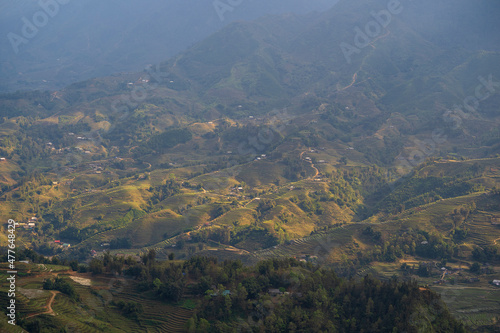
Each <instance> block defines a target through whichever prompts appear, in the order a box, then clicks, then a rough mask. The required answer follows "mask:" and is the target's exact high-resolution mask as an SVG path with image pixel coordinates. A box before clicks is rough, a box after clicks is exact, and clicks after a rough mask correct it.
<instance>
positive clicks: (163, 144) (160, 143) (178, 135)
mask: <svg viewBox="0 0 500 333" xmlns="http://www.w3.org/2000/svg"><path fill="white" fill-rule="evenodd" d="M192 138H193V135H192V134H191V132H190V131H189V130H188V129H173V130H169V131H166V132H163V133H161V134H156V135H153V136H152V137H151V139H149V141H148V143H147V147H148V148H150V149H152V150H154V151H156V152H158V153H164V152H165V151H166V150H167V149H169V148H172V147H174V146H176V145H178V144H180V143H186V142H188V141H190V140H191V139H192Z"/></svg>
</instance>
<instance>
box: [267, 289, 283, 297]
mask: <svg viewBox="0 0 500 333" xmlns="http://www.w3.org/2000/svg"><path fill="white" fill-rule="evenodd" d="M268 293H269V295H271V296H278V295H281V290H279V289H269V290H268Z"/></svg>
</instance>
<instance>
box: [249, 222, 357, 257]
mask: <svg viewBox="0 0 500 333" xmlns="http://www.w3.org/2000/svg"><path fill="white" fill-rule="evenodd" d="M349 229H350V228H349V227H348V226H346V227H345V228H342V227H339V228H336V229H333V230H329V231H327V232H321V233H317V234H314V235H312V236H308V237H304V238H299V239H295V240H293V241H291V242H290V244H288V245H278V246H275V247H273V248H268V249H264V250H260V251H255V252H253V253H252V256H254V257H256V258H257V259H259V260H261V259H271V258H279V257H295V256H297V255H299V254H306V255H311V256H318V257H320V256H322V255H324V254H325V253H328V252H329V251H330V250H331V249H332V248H335V247H340V246H342V245H344V244H346V243H348V242H349V241H350V240H351V234H352V231H351V230H349Z"/></svg>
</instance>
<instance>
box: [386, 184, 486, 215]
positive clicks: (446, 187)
mask: <svg viewBox="0 0 500 333" xmlns="http://www.w3.org/2000/svg"><path fill="white" fill-rule="evenodd" d="M456 178H457V177H426V178H418V177H412V178H409V179H407V180H405V181H403V182H402V183H401V184H400V185H399V186H397V187H396V189H395V190H394V191H392V192H391V193H390V194H389V195H388V196H387V197H385V198H384V199H383V200H382V201H380V203H379V208H380V209H381V210H383V211H387V212H393V211H395V210H396V209H398V208H400V207H401V206H403V207H404V208H403V210H404V209H408V208H413V207H418V206H421V205H424V204H427V203H430V202H434V201H437V200H441V199H443V198H452V197H457V196H462V195H466V194H469V193H472V192H475V191H477V190H478V187H477V186H476V185H473V184H470V183H468V182H466V181H465V180H466V179H456Z"/></svg>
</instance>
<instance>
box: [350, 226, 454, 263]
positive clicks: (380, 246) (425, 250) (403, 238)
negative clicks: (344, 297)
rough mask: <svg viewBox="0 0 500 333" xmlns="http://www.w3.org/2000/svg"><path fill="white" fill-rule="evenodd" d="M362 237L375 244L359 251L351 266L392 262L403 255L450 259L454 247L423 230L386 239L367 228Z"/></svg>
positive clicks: (451, 243)
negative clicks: (370, 247)
mask: <svg viewBox="0 0 500 333" xmlns="http://www.w3.org/2000/svg"><path fill="white" fill-rule="evenodd" d="M362 235H363V236H365V237H367V238H369V239H370V240H371V241H373V242H375V245H374V247H373V249H370V250H367V251H359V252H358V253H357V259H354V260H353V261H352V264H353V265H359V264H361V265H365V264H368V263H370V262H372V261H386V262H394V261H396V259H397V258H402V257H403V256H404V255H405V254H407V255H412V256H415V255H417V256H420V257H423V258H429V259H450V258H451V257H452V256H453V255H454V253H455V249H456V245H455V244H454V243H453V242H452V241H451V240H448V239H445V238H443V237H442V236H441V235H434V234H429V233H428V232H426V231H423V230H412V229H409V230H406V231H402V232H400V233H396V234H392V235H390V236H388V237H387V238H386V239H384V238H383V237H382V234H381V233H380V232H379V231H376V230H374V229H373V228H372V227H367V228H365V229H364V230H363V231H362Z"/></svg>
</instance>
